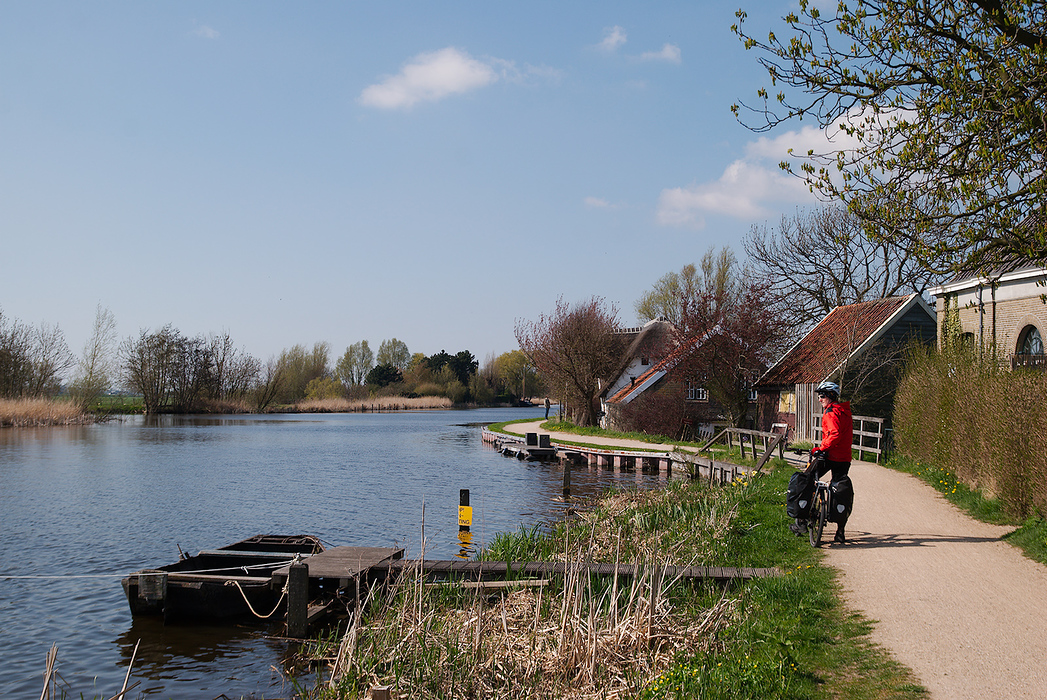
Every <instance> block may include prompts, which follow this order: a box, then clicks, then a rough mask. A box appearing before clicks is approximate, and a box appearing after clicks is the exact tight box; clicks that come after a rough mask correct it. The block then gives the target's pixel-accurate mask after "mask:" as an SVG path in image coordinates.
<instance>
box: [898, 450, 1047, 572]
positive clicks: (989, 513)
mask: <svg viewBox="0 0 1047 700" xmlns="http://www.w3.org/2000/svg"><path fill="white" fill-rule="evenodd" d="M884 465H885V466H887V467H889V468H891V469H895V470H897V471H902V472H906V473H908V474H912V475H913V476H915V477H917V478H919V479H921V480H923V481H924V482H926V483H927V484H929V485H930V486H932V487H934V488H935V489H937V491H938V492H939V493H941V494H942V495H943V496H944V497H945V498H946V500H948V501H949V502H950V503H952V504H953V505H955V506H956V507H957V508H959V509H960V510H962V511H963V512H965V513H967V514H968V515H970V516H971V517H972V518H974V519H976V520H980V521H982V522H985V523H992V524H994V525H1013V526H1015V530H1014V531H1013V532H1010V533H1008V534H1007V535H1005V536H1004V539H1005V540H1007V541H1008V542H1010V543H1011V544H1012V545H1014V546H1015V547H1018V549H1020V550H1021V551H1022V553H1023V554H1024V555H1025V556H1027V557H1029V558H1030V559H1032V560H1034V561H1038V562H1040V563H1041V564H1047V521H1045V520H1044V518H1043V517H1038V516H1037V517H1032V518H1028V519H1026V520H1025V521H1023V522H1018V521H1016V520H1014V518H1012V517H1010V516H1009V515H1008V514H1007V511H1006V508H1005V507H1004V505H1003V503H1002V502H1000V501H999V500H997V499H994V498H989V497H987V496H986V495H985V494H983V493H982V492H981V491H978V490H977V489H972V488H969V487H968V486H967V485H966V484H964V483H962V482H960V480H959V479H957V478H956V474H954V473H953V472H952V471H950V470H948V469H943V468H941V467H938V466H936V465H933V464H924V463H922V462H917V461H916V460H913V459H910V458H909V457H906V456H904V455H901V454H892V455H889V456H888V458H887V459H886V460H885V461H884Z"/></svg>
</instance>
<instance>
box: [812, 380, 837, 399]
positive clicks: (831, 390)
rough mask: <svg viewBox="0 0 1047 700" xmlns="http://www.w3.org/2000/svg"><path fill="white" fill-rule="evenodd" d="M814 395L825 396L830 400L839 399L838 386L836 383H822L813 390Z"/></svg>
mask: <svg viewBox="0 0 1047 700" xmlns="http://www.w3.org/2000/svg"><path fill="white" fill-rule="evenodd" d="M814 393H816V394H818V395H819V396H827V397H829V398H830V399H833V400H836V399H839V398H840V385H839V384H837V383H836V382H822V383H821V384H819V385H818V388H816V389H815V390H814Z"/></svg>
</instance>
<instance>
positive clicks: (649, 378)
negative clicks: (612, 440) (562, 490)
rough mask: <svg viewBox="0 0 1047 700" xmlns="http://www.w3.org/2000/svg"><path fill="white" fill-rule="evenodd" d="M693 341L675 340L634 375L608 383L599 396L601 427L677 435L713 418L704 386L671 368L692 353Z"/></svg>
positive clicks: (712, 411) (716, 415) (716, 412)
mask: <svg viewBox="0 0 1047 700" xmlns="http://www.w3.org/2000/svg"><path fill="white" fill-rule="evenodd" d="M696 342H700V341H691V342H688V343H679V344H677V345H675V346H674V347H673V349H672V350H671V351H670V352H669V353H668V354H666V355H665V356H664V357H662V358H661V359H660V360H658V361H657V362H653V363H652V364H650V365H649V366H647V367H646V369H644V371H643V372H640V373H639V374H638V375H635V374H629V373H626V374H624V375H622V376H619V377H617V378H616V379H615V380H614V381H613V382H612V383H611V384H609V385H608V387H607V389H606V390H605V391H604V392H603V393H602V394H601V395H600V407H601V410H602V413H603V415H602V417H601V419H600V425H601V427H603V428H606V429H608V430H620V431H632V430H640V431H643V432H647V433H652V434H662V435H677V434H679V433H680V431H681V428H682V427H683V426H684V425H692V426H693V425H697V424H699V423H705V422H709V421H711V420H714V419H716V418H717V417H718V415H719V411H718V410H717V409H716V407H715V406H714V405H712V404H711V403H710V401H709V392H708V391H707V390H706V389H705V387H704V386H702V385H701V383H700V382H699V381H697V378H691V379H690V380H688V379H687V378H683V377H682V376H681V375H680V373H679V372H675V371H674V370H677V368H678V367H680V365H681V364H683V363H684V361H685V360H687V359H688V357H689V356H690V355H691V353H692V352H694V348H695V344H696ZM630 367H634V365H633V364H632V363H630Z"/></svg>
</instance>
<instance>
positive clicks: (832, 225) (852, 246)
mask: <svg viewBox="0 0 1047 700" xmlns="http://www.w3.org/2000/svg"><path fill="white" fill-rule="evenodd" d="M745 252H746V254H747V255H748V256H749V261H750V262H751V264H752V273H753V275H754V276H755V277H756V278H757V279H759V280H760V281H761V282H762V283H764V284H765V285H767V286H768V289H769V291H770V294H771V299H772V301H773V303H775V304H776V305H777V306H778V307H779V308H780V309H781V310H782V313H783V314H786V315H787V317H788V318H789V319H790V320H791V322H792V325H793V326H794V328H795V330H796V331H797V332H799V331H802V330H803V329H806V328H808V327H810V326H812V325H813V324H815V323H818V322H819V321H821V320H822V319H823V318H824V317H825V316H826V315H827V314H828V313H829V312H830V311H832V310H833V309H834V308H836V307H837V306H846V305H847V304H854V303H857V302H861V301H869V300H871V299H882V298H885V297H890V296H896V295H898V294H910V293H913V292H923V290H925V289H926V288H927V287H929V286H932V285H934V284H937V283H938V282H939V281H940V280H941V277H940V275H938V274H937V273H934V272H931V271H929V270H927V269H926V268H925V267H924V266H923V265H921V263H920V261H919V260H918V259H917V257H916V256H915V255H913V254H912V253H911V252H910V251H908V250H907V249H905V248H904V247H902V246H901V245H899V244H898V243H896V242H892V239H890V238H887V237H884V238H882V239H872V238H870V237H869V236H868V235H867V233H866V231H865V228H864V224H863V222H862V221H860V220H859V219H858V218H857V217H855V216H853V215H851V214H849V213H847V211H846V210H845V209H840V208H836V207H825V208H822V209H819V210H817V211H814V212H810V213H803V212H797V214H796V215H795V216H793V217H792V218H788V217H784V216H783V217H782V220H781V223H780V224H779V225H778V229H777V230H775V229H773V228H769V227H767V226H763V227H757V226H754V227H753V228H752V229H751V230H750V232H749V235H748V236H747V237H746V239H745Z"/></svg>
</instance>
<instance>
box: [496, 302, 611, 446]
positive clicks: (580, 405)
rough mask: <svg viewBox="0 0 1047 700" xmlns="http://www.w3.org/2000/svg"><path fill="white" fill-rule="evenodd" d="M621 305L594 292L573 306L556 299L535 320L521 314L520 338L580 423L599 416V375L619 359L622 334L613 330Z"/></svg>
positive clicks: (604, 375)
mask: <svg viewBox="0 0 1047 700" xmlns="http://www.w3.org/2000/svg"><path fill="white" fill-rule="evenodd" d="M617 326H618V310H617V308H615V306H614V305H611V306H610V307H609V308H607V307H605V306H604V301H603V299H601V298H598V297H592V298H591V299H590V300H589V301H586V302H583V303H581V304H578V305H576V306H573V307H572V306H570V305H568V304H567V303H566V302H564V300H563V298H562V297H561V298H560V299H557V301H556V309H555V310H554V311H553V313H552V314H550V315H548V316H546V315H544V314H543V315H541V316H539V317H538V320H537V321H523V320H518V321H517V323H516V340H517V342H518V343H520V349H521V350H523V352H524V354H526V355H527V357H529V358H530V360H531V362H533V363H534V365H535V367H537V368H538V371H539V372H540V373H541V375H542V377H543V379H544V380H545V381H546V386H548V387H550V388H551V391H554V392H556V391H559V390H561V388H562V390H563V391H564V392H565V396H564V398H565V399H566V400H567V401H568V402H569V405H570V406H571V407H573V408H574V410H575V413H576V416H577V419H578V422H579V424H580V425H595V424H596V422H597V413H598V411H597V407H596V398H597V397H598V396H599V394H600V391H601V386H600V381H601V380H603V379H607V377H609V376H610V374H611V372H613V371H614V370H615V369H616V368H617V366H618V363H619V362H621V352H622V348H621V339H620V337H619V336H617V335H616V334H615V333H614V330H615V328H616V327H617Z"/></svg>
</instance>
